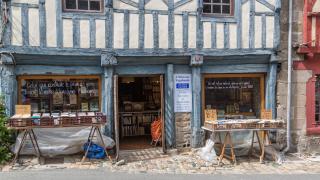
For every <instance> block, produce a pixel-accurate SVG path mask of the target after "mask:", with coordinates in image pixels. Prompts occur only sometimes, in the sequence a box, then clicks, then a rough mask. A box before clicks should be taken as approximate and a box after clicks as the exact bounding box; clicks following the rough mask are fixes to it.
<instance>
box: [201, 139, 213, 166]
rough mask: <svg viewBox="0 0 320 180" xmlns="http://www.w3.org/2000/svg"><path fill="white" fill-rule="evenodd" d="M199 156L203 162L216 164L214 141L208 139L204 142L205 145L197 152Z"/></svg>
mask: <svg viewBox="0 0 320 180" xmlns="http://www.w3.org/2000/svg"><path fill="white" fill-rule="evenodd" d="M199 156H200V157H201V159H203V160H205V161H208V162H211V163H215V162H217V154H216V152H215V150H214V141H212V140H211V139H208V140H207V141H206V145H205V146H204V147H203V148H201V150H200V151H199Z"/></svg>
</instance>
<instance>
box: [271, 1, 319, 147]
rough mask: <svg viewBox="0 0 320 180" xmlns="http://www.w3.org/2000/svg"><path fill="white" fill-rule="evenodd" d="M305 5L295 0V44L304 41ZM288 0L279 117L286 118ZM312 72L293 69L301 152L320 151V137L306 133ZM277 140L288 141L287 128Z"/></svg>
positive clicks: (295, 133) (295, 132)
mask: <svg viewBox="0 0 320 180" xmlns="http://www.w3.org/2000/svg"><path fill="white" fill-rule="evenodd" d="M303 7H304V1H302V0H301V1H300V0H299V1H293V9H294V10H293V11H294V12H293V24H292V27H293V33H292V44H293V45H294V44H301V43H302V42H303ZM288 17H289V16H288V0H282V11H281V45H280V53H279V59H280V63H281V71H280V72H279V74H278V83H277V117H278V118H279V119H284V120H286V111H287V107H286V106H287V85H288V84H287V82H288V81H287V78H288V71H287V66H288V63H287V62H288V61H287V60H288V58H287V57H288V48H287V46H288ZM292 59H293V61H303V60H304V56H301V55H298V54H296V51H295V49H293V53H292ZM311 76H312V71H309V70H293V73H292V106H291V115H292V123H291V124H292V126H291V127H292V145H293V146H292V149H291V150H292V151H298V152H300V153H314V152H320V146H319V144H320V137H317V136H307V135H306V82H307V81H308V79H309V78H310V77H311ZM278 141H279V142H280V143H282V145H283V147H284V146H285V142H286V132H285V131H283V132H281V133H279V134H278Z"/></svg>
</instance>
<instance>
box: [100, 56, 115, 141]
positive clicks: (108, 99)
mask: <svg viewBox="0 0 320 180" xmlns="http://www.w3.org/2000/svg"><path fill="white" fill-rule="evenodd" d="M117 64H118V60H117V58H116V57H115V56H114V55H113V54H109V53H103V54H102V55H101V66H102V67H103V68H104V77H103V89H102V94H103V95H102V100H103V102H102V103H103V104H102V105H103V108H102V109H103V112H104V113H106V115H107V119H108V121H107V124H106V127H105V134H106V135H107V136H109V137H112V135H113V130H114V129H113V127H114V115H113V75H114V67H115V65H117Z"/></svg>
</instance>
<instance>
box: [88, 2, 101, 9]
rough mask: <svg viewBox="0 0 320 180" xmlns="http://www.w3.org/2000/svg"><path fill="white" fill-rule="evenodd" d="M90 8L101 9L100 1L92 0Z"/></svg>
mask: <svg viewBox="0 0 320 180" xmlns="http://www.w3.org/2000/svg"><path fill="white" fill-rule="evenodd" d="M90 10H95V11H100V1H90Z"/></svg>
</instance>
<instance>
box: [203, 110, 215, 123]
mask: <svg viewBox="0 0 320 180" xmlns="http://www.w3.org/2000/svg"><path fill="white" fill-rule="evenodd" d="M217 119H218V118H217V110H216V109H206V110H204V121H206V122H207V121H215V120H217Z"/></svg>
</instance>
